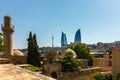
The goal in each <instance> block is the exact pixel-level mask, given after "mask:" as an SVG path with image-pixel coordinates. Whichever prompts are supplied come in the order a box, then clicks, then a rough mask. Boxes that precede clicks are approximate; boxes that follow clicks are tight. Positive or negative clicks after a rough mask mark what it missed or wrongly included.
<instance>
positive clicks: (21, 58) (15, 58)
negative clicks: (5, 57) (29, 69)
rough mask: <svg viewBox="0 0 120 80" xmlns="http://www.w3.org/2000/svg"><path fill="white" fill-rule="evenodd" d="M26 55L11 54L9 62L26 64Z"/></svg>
mask: <svg viewBox="0 0 120 80" xmlns="http://www.w3.org/2000/svg"><path fill="white" fill-rule="evenodd" d="M26 59H27V57H26V56H12V58H11V62H12V63H13V64H26Z"/></svg>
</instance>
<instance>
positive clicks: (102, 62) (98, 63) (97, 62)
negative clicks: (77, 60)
mask: <svg viewBox="0 0 120 80" xmlns="http://www.w3.org/2000/svg"><path fill="white" fill-rule="evenodd" d="M109 60H110V61H112V60H111V59H109V54H104V55H103V58H94V59H93V66H94V67H108V66H109V62H110V61H109Z"/></svg>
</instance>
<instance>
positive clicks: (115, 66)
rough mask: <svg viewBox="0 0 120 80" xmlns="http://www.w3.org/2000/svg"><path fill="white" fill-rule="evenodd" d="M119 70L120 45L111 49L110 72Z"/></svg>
mask: <svg viewBox="0 0 120 80" xmlns="http://www.w3.org/2000/svg"><path fill="white" fill-rule="evenodd" d="M118 71H120V47H118V48H114V49H113V50H112V73H113V75H114V74H115V73H117V72H118Z"/></svg>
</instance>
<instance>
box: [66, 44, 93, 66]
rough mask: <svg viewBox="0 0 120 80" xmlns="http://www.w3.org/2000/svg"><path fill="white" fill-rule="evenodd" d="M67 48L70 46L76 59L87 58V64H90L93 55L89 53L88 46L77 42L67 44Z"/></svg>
mask: <svg viewBox="0 0 120 80" xmlns="http://www.w3.org/2000/svg"><path fill="white" fill-rule="evenodd" d="M68 48H71V49H73V50H74V51H75V52H76V54H77V57H78V59H88V65H89V66H92V59H93V56H92V55H91V54H90V49H89V47H87V46H86V45H85V44H83V43H77V44H75V45H73V46H68Z"/></svg>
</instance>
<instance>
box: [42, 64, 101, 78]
mask: <svg viewBox="0 0 120 80" xmlns="http://www.w3.org/2000/svg"><path fill="white" fill-rule="evenodd" d="M44 69H45V73H44V74H45V75H47V76H50V77H52V73H55V75H56V76H57V78H56V79H57V80H93V77H92V74H93V73H94V72H99V71H101V68H100V67H95V68H88V69H83V70H82V71H81V72H78V73H74V72H65V73H63V72H61V64H46V65H44Z"/></svg>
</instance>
